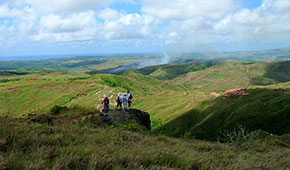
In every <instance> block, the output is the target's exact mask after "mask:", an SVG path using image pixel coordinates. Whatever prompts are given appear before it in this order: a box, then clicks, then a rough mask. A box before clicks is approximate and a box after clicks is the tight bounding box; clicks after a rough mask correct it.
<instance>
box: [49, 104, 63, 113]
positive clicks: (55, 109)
mask: <svg viewBox="0 0 290 170" xmlns="http://www.w3.org/2000/svg"><path fill="white" fill-rule="evenodd" d="M63 110H67V107H66V106H61V105H58V104H56V105H54V106H53V107H52V108H51V109H50V112H51V113H52V114H59V113H60V112H61V111H63Z"/></svg>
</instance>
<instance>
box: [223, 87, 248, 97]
mask: <svg viewBox="0 0 290 170" xmlns="http://www.w3.org/2000/svg"><path fill="white" fill-rule="evenodd" d="M248 95H250V94H249V93H246V92H245V89H242V88H239V89H231V90H228V91H225V92H224V96H226V97H235V96H248Z"/></svg>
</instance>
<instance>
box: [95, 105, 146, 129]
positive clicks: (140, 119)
mask: <svg viewBox="0 0 290 170" xmlns="http://www.w3.org/2000/svg"><path fill="white" fill-rule="evenodd" d="M97 117H98V118H99V119H100V120H101V122H103V123H106V124H109V125H118V124H120V123H121V124H123V123H125V122H128V123H130V122H133V121H136V123H138V124H140V125H142V126H144V127H146V128H147V129H148V130H150V129H151V121H150V115H149V114H148V113H147V112H143V111H141V110H138V109H129V110H123V109H116V110H110V111H109V113H108V114H105V113H101V114H99V115H98V116H97Z"/></svg>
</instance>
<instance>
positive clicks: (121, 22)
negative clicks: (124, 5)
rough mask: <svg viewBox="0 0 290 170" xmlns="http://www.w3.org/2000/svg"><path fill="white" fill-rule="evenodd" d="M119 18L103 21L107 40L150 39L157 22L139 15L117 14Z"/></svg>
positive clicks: (149, 17)
mask: <svg viewBox="0 0 290 170" xmlns="http://www.w3.org/2000/svg"><path fill="white" fill-rule="evenodd" d="M119 15H120V17H119V18H116V19H112V20H105V21H104V31H105V35H106V39H108V40H131V39H146V38H148V39H149V38H152V36H153V35H154V32H153V28H154V26H157V25H158V21H157V20H155V19H154V18H153V17H151V16H146V15H140V14H119Z"/></svg>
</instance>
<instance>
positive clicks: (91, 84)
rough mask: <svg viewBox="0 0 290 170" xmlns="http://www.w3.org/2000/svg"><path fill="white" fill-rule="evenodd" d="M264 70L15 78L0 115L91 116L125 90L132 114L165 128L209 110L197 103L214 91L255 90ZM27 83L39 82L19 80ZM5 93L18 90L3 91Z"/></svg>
mask: <svg viewBox="0 0 290 170" xmlns="http://www.w3.org/2000/svg"><path fill="white" fill-rule="evenodd" d="M266 66H267V64H265V63H255V62H254V63H253V62H229V63H226V64H224V65H216V66H213V67H210V68H208V69H204V70H200V71H196V72H190V73H187V74H186V75H184V76H178V77H177V78H175V79H173V80H164V81H159V80H156V79H154V78H152V77H151V76H145V75H141V74H138V73H130V74H128V75H127V76H119V75H95V76H87V75H84V74H80V75H69V74H65V73H63V74H57V73H53V74H48V75H26V76H18V77H20V78H21V80H18V81H11V82H7V83H0V97H1V98H0V102H1V105H2V107H1V108H0V113H1V114H2V115H6V114H7V112H8V111H9V112H10V115H11V116H14V117H17V116H22V115H26V114H27V113H29V112H37V113H47V112H48V111H49V110H50V109H51V108H52V107H53V106H54V105H55V104H60V105H66V106H69V107H75V106H78V107H82V108H84V109H86V110H90V111H94V110H97V109H100V108H101V105H100V102H101V101H100V100H101V98H102V95H103V93H106V94H107V95H108V96H109V97H111V96H112V97H113V98H112V99H111V104H112V106H113V105H114V104H115V102H114V100H115V99H114V98H115V96H116V94H117V93H118V92H119V91H121V92H125V91H126V89H130V90H131V91H132V94H133V96H134V99H133V102H134V103H133V106H134V107H135V108H138V109H141V110H143V111H147V112H149V113H150V114H151V116H152V119H153V122H155V123H156V122H157V123H158V122H159V121H158V120H160V121H162V122H163V124H166V123H168V122H170V121H171V120H174V119H176V118H178V117H179V116H181V115H183V114H185V113H187V112H190V111H191V110H197V111H198V112H200V111H203V110H204V109H207V108H208V107H209V106H211V104H210V103H206V102H204V103H205V104H203V103H202V101H205V100H210V99H212V98H213V97H212V96H210V93H211V92H213V91H216V92H223V91H225V90H228V89H232V88H240V87H243V88H245V87H251V88H255V87H256V86H255V85H252V84H253V82H252V80H253V79H254V78H255V77H263V76H264V75H265V74H266V73H267V72H266V69H265V68H266ZM190 67H191V66H190ZM167 68H170V67H167ZM163 69H164V68H163ZM167 73H168V70H167ZM148 74H149V73H148ZM31 78H39V80H37V81H34V82H26V81H24V80H23V79H31ZM267 79H268V78H267ZM273 81H274V80H273ZM270 87H271V88H279V87H284V88H289V84H285V83H284V84H281V83H279V84H277V85H270V86H269V88H270ZM9 88H17V90H8V89H9ZM96 93H97V94H96ZM8 103H10V104H8ZM11 103H12V104H13V105H12V104H11ZM38 109H39V110H38ZM201 117H202V116H201ZM159 125H160V124H159ZM153 126H155V125H153ZM189 126H190V127H192V125H189ZM182 134H183V133H182Z"/></svg>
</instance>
